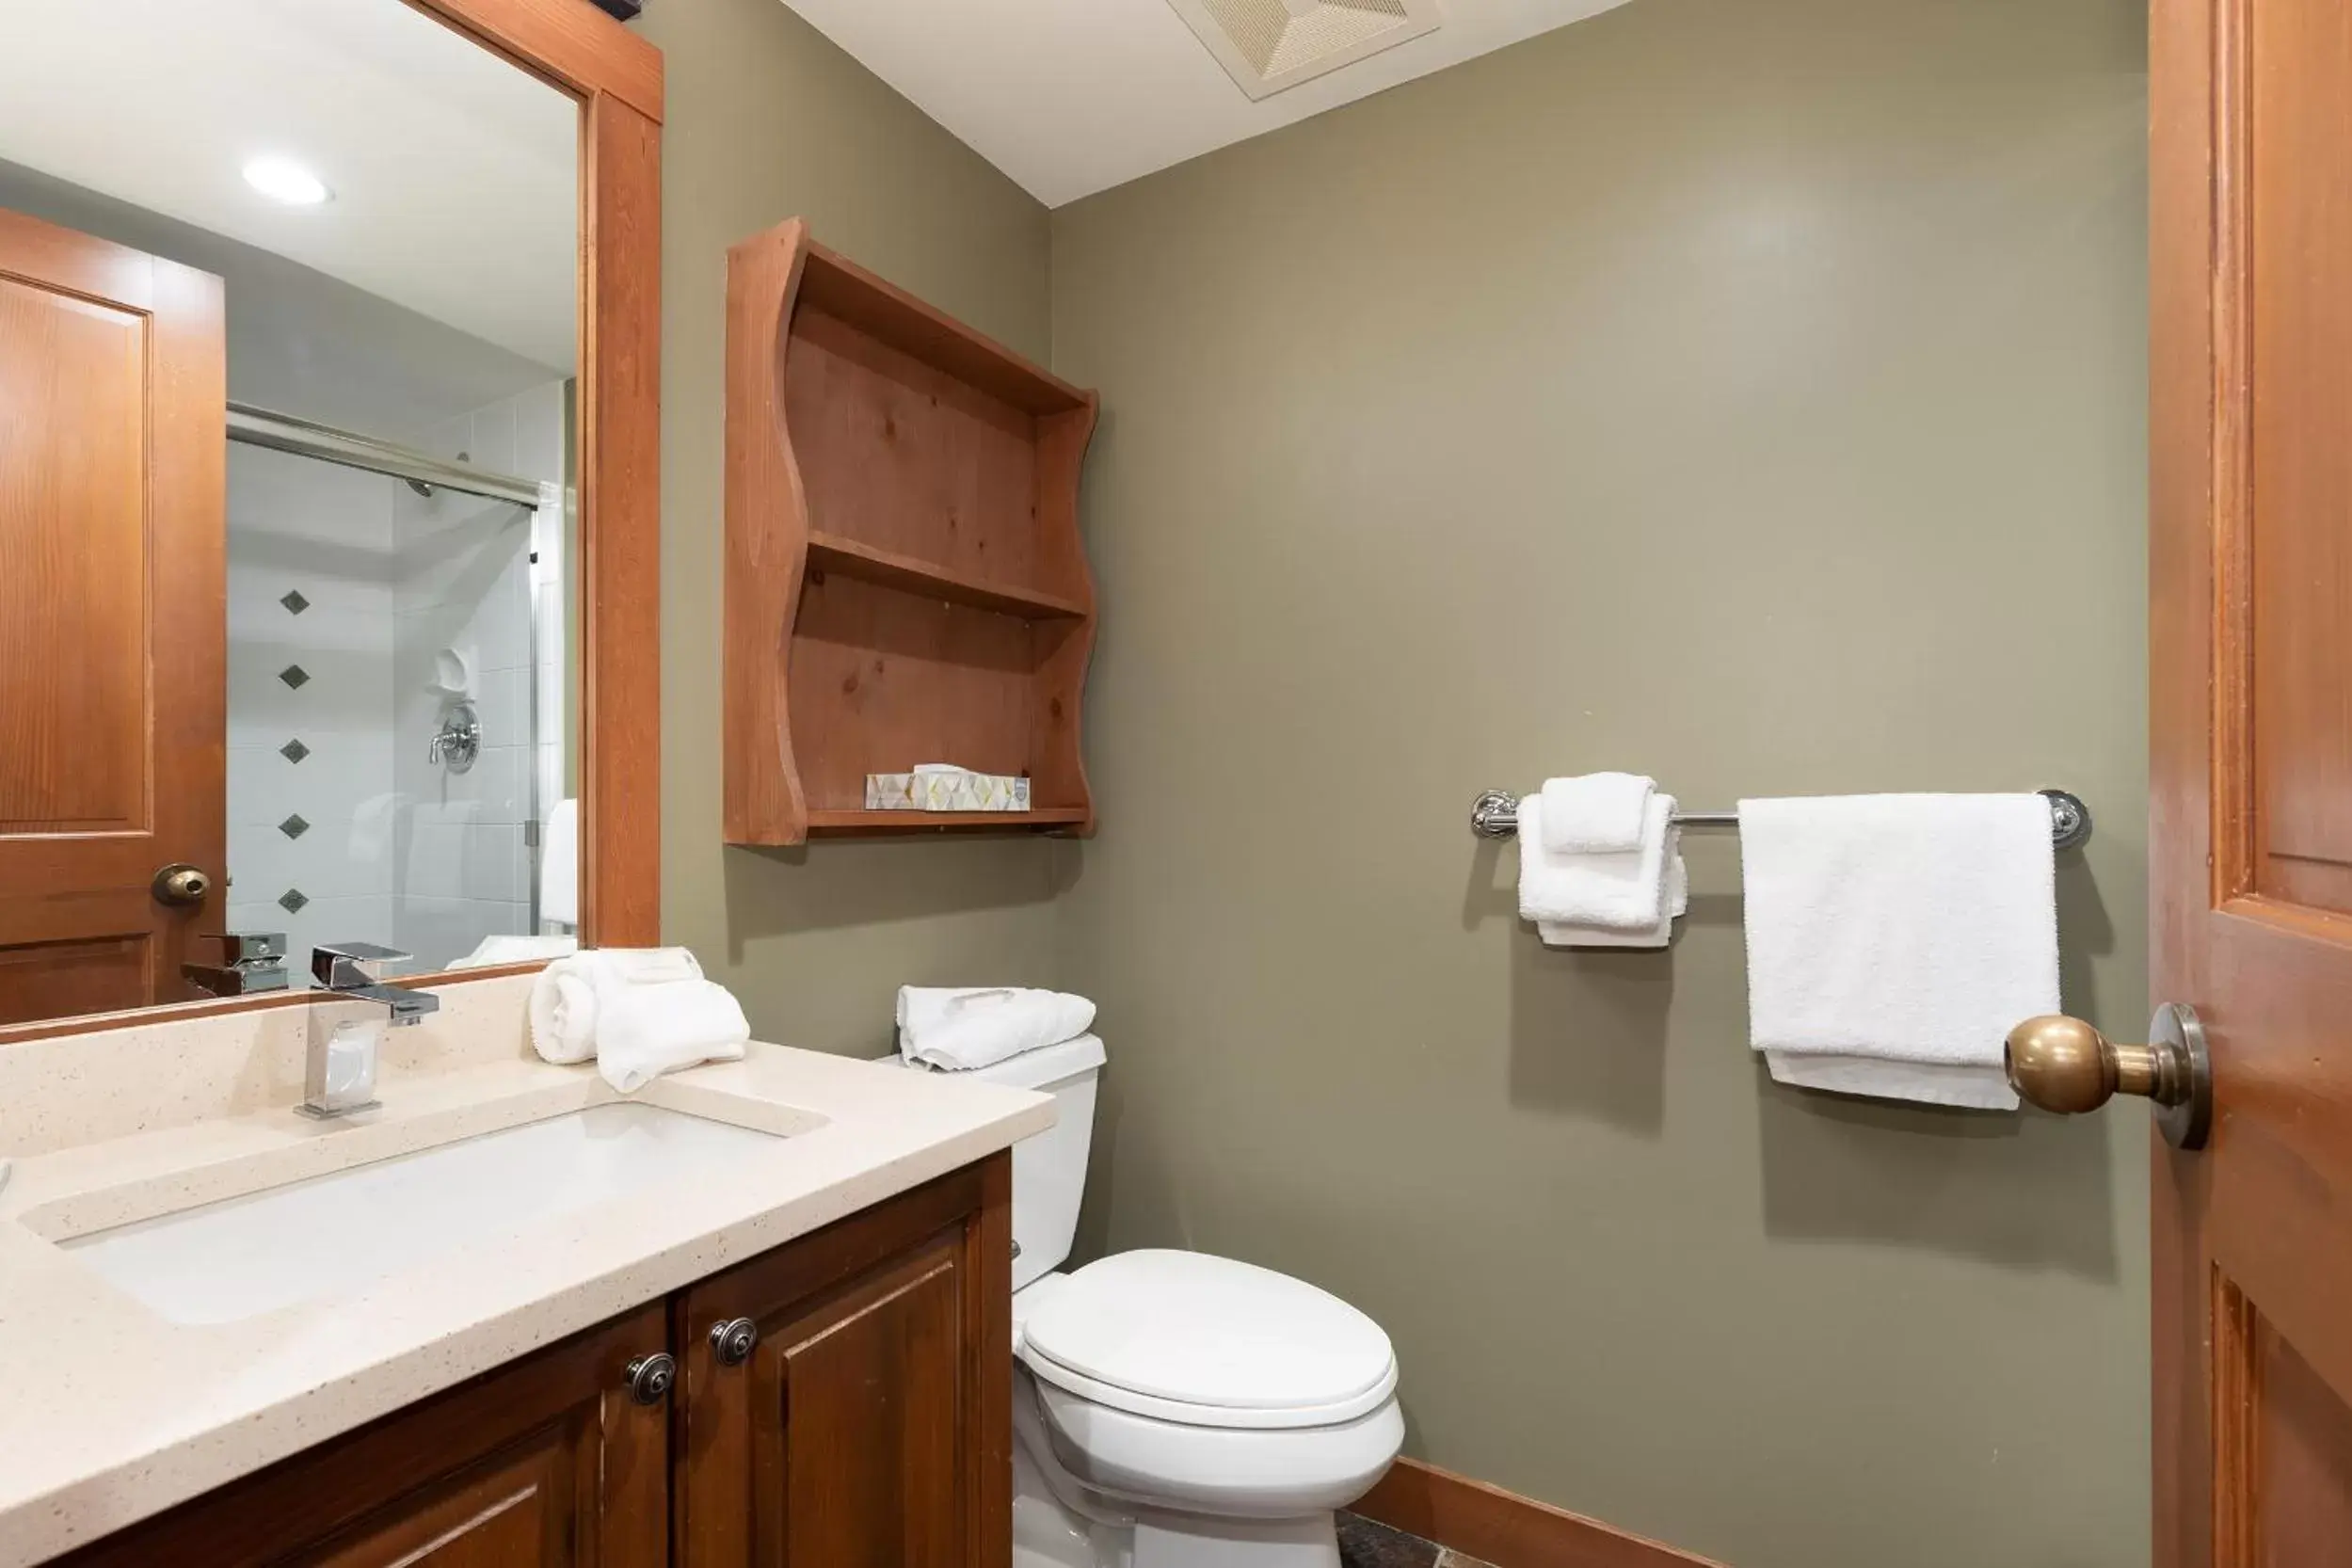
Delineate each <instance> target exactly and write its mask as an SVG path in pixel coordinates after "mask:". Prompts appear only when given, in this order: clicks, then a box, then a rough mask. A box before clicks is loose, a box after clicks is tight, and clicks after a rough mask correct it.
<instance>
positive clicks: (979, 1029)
mask: <svg viewBox="0 0 2352 1568" xmlns="http://www.w3.org/2000/svg"><path fill="white" fill-rule="evenodd" d="M1094 1023H1095V1004H1094V1003H1093V1002H1091V1001H1089V1000H1086V999H1085V998H1084V997H1080V996H1072V995H1071V994H1070V993H1068V992H1067V991H1038V990H1028V989H1023V988H1020V987H1016V986H997V987H994V988H985V987H982V988H959V987H955V986H924V985H902V986H900V987H899V993H898V1048H899V1054H900V1055H902V1056H904V1057H905V1058H906V1059H907V1060H908V1061H909V1062H921V1063H924V1064H928V1065H930V1066H934V1067H940V1068H944V1069H946V1070H948V1071H950V1072H968V1071H970V1070H971V1069H973V1068H975V1067H985V1066H988V1065H990V1064H993V1063H997V1062H1001V1061H1003V1060H1004V1059H1005V1058H1006V1057H1008V1056H1018V1055H1019V1054H1020V1053H1021V1052H1023V1051H1025V1050H1038V1049H1042V1048H1045V1047H1047V1046H1058V1045H1060V1044H1061V1043H1062V1042H1063V1041H1064V1040H1075V1039H1077V1038H1078V1037H1079V1036H1080V1035H1081V1034H1083V1033H1085V1032H1087V1031H1088V1030H1089V1029H1092V1028H1093V1027H1094Z"/></svg>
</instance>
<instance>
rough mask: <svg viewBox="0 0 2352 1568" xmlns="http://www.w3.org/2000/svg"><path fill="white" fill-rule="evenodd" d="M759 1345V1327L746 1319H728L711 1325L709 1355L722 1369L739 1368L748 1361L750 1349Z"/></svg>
mask: <svg viewBox="0 0 2352 1568" xmlns="http://www.w3.org/2000/svg"><path fill="white" fill-rule="evenodd" d="M759 1343H760V1325H759V1324H758V1323H755V1322H753V1321H752V1320H750V1319H748V1318H729V1319H728V1320H727V1321H725V1322H723V1323H712V1325H711V1353H712V1355H715V1356H717V1357H718V1358H719V1365H720V1366H722V1367H740V1366H742V1365H743V1364H744V1362H746V1361H749V1360H750V1359H751V1352H752V1347H753V1346H755V1345H757V1344H759Z"/></svg>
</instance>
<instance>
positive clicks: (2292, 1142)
mask: <svg viewBox="0 0 2352 1568" xmlns="http://www.w3.org/2000/svg"><path fill="white" fill-rule="evenodd" d="M2152 24H2153V25H2152V36H2151V44H2152V97H2153V121H2152V129H2153V143H2152V151H2153V160H2154V163H2153V170H2154V188H2153V212H2152V218H2153V240H2152V331H2153V336H2152V360H2151V376H2152V427H2151V432H2150V434H2151V441H2152V600H2151V625H2150V629H2149V640H2150V651H2151V659H2152V733H2151V744H2152V787H2153V793H2154V800H2153V816H2152V832H2153V842H2152V849H2153V865H2152V871H2153V873H2154V879H2155V880H2154V888H2155V893H2154V907H2153V911H2152V927H2153V941H2154V949H2155V988H2156V994H2157V996H2158V998H2159V999H2161V1000H2168V1001H2180V1002H2186V1003H2188V1004H2190V1005H2191V1006H2193V1007H2194V1008H2196V1009H2197V1011H2198V1012H2199V1013H2200V1015H2201V1016H2203V1019H2204V1022H2205V1024H2206V1027H2207V1030H2208V1033H2209V1038H2210V1041H2211V1045H2212V1051H2213V1068H2214V1087H2215V1122H2214V1127H2213V1132H2212V1138H2211V1142H2210V1144H2209V1146H2208V1147H2207V1148H2206V1149H2204V1150H2203V1151H2202V1152H2201V1153H2193V1154H2192V1153H2179V1152H2175V1151H2173V1150H2171V1149H2169V1148H2167V1147H2164V1146H2163V1145H2161V1144H2159V1145H2158V1149H2157V1153H2156V1157H2155V1169H2154V1173H2153V1179H2154V1226H2153V1228H2154V1285H2155V1324H2154V1327H2155V1367H2154V1378H2155V1401H2154V1412H2155V1428H2156V1453H2155V1502H2156V1538H2157V1543H2158V1545H2157V1554H2156V1555H2157V1562H2158V1563H2159V1564H2160V1565H2161V1568H2189V1565H2196V1568H2205V1565H2208V1564H2212V1565H2216V1568H2251V1565H2254V1564H2277V1565H2280V1568H2289V1565H2291V1568H2325V1565H2328V1564H2345V1563H2352V113H2347V109H2346V105H2347V104H2352V8H2347V7H2346V6H2345V5H2344V3H2343V0H2154V6H2153V12H2152Z"/></svg>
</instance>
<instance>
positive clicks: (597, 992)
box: [531, 948, 702, 1066]
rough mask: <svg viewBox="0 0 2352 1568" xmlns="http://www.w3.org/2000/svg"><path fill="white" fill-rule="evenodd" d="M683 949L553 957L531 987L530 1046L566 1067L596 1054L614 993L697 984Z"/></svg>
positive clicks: (698, 972)
mask: <svg viewBox="0 0 2352 1568" xmlns="http://www.w3.org/2000/svg"><path fill="white" fill-rule="evenodd" d="M701 978H702V966H701V965H700V964H697V963H696V962H695V955H694V954H693V953H691V952H687V951H686V950H685V949H684V948H594V949H591V950H589V951H588V952H579V953H574V954H572V956H570V957H568V958H558V959H557V960H555V962H553V963H552V964H550V965H549V966H548V967H547V968H544V969H541V970H540V971H539V972H538V973H537V974H536V976H534V977H533V978H532V982H531V1046H532V1048H533V1049H534V1050H536V1051H537V1052H538V1053H539V1055H540V1056H541V1057H543V1058H545V1059H546V1060H547V1061H550V1062H553V1063H556V1064H559V1065H564V1066H569V1065H571V1064H574V1063H579V1062H585V1061H587V1060H588V1059H589V1058H591V1057H593V1056H595V1055H596V1053H597V1030H598V1024H599V1019H600V1014H601V1013H602V1012H603V1011H604V1010H605V1009H606V1008H607V1007H609V1006H610V1005H611V1002H612V1000H613V997H614V996H615V994H616V993H617V992H620V991H622V990H624V989H643V988H648V987H651V986H656V985H665V984H676V983H678V982H680V981H686V980H700V979H701Z"/></svg>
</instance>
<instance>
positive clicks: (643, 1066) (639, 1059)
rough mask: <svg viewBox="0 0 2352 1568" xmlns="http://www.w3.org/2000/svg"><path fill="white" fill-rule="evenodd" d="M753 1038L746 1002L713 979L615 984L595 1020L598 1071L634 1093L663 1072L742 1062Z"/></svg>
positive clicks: (628, 1093) (627, 1093)
mask: <svg viewBox="0 0 2352 1568" xmlns="http://www.w3.org/2000/svg"><path fill="white" fill-rule="evenodd" d="M750 1039H751V1025H750V1024H749V1023H748V1022H747V1021H745V1019H744V1010H743V1006H742V1004H741V1003H739V1002H737V1001H736V1000H735V998H734V994H733V993H732V992H730V991H728V988H727V987H726V986H724V985H721V984H718V983H716V982H715V981H709V980H674V981H670V982H668V983H666V984H659V985H621V986H616V987H614V988H613V989H612V990H610V991H609V992H608V993H607V994H606V996H605V997H604V999H603V1000H602V1003H601V1007H600V1013H599V1016H598V1019H597V1045H596V1070H597V1071H598V1072H600V1073H602V1074H603V1075H604V1081H605V1082H607V1083H609V1084H611V1085H612V1086H613V1087H614V1088H615V1089H617V1090H619V1091H620V1092H621V1093H622V1094H624V1095H633V1094H635V1093H636V1092H637V1091H638V1090H640V1089H642V1088H644V1087H645V1086H646V1085H647V1084H648V1083H650V1082H652V1081H653V1080H655V1079H657V1078H659V1077H661V1076H662V1075H663V1074H664V1073H674V1072H678V1071H680V1070H681V1069H683V1068H687V1067H694V1066H699V1065H701V1064H703V1063H705V1062H740V1061H742V1060H743V1057H744V1045H745V1044H746V1043H747V1042H749V1040H750Z"/></svg>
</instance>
